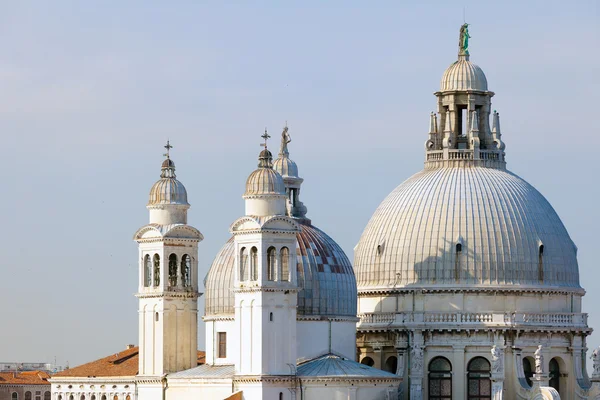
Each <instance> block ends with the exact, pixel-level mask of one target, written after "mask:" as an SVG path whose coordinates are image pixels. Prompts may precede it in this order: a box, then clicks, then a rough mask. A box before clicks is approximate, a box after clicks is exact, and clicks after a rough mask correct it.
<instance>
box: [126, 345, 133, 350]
mask: <svg viewBox="0 0 600 400" xmlns="http://www.w3.org/2000/svg"><path fill="white" fill-rule="evenodd" d="M134 347H135V344H128V345H127V346H125V349H126V350H131V349H133V348H134Z"/></svg>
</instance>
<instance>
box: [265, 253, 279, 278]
mask: <svg viewBox="0 0 600 400" xmlns="http://www.w3.org/2000/svg"><path fill="white" fill-rule="evenodd" d="M276 259H277V250H275V247H269V249H268V250H267V279H268V280H270V281H274V280H275V275H276V273H275V271H276V268H277V266H276V265H275V264H276V261H275V260H276Z"/></svg>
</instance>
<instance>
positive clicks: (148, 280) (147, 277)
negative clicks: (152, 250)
mask: <svg viewBox="0 0 600 400" xmlns="http://www.w3.org/2000/svg"><path fill="white" fill-rule="evenodd" d="M150 285H152V263H151V262H150V255H149V254H146V255H145V256H144V287H150Z"/></svg>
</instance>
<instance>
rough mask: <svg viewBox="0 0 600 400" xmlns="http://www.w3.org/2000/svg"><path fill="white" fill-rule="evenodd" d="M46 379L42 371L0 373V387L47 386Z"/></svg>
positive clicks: (45, 374)
mask: <svg viewBox="0 0 600 400" xmlns="http://www.w3.org/2000/svg"><path fill="white" fill-rule="evenodd" d="M48 378H50V375H48V374H47V373H46V372H44V371H25V372H18V373H16V376H15V373H14V372H0V385H49V384H50V382H48Z"/></svg>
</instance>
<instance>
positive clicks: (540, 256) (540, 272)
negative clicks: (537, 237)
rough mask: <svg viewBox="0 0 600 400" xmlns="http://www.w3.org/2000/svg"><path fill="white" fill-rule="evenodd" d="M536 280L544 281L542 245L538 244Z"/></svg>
mask: <svg viewBox="0 0 600 400" xmlns="http://www.w3.org/2000/svg"><path fill="white" fill-rule="evenodd" d="M538 279H539V281H540V282H543V281H544V245H543V244H540V247H539V249H538Z"/></svg>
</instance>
